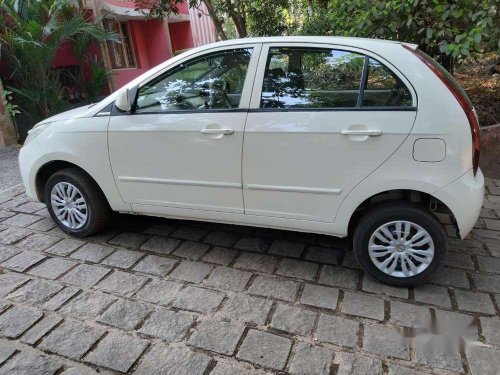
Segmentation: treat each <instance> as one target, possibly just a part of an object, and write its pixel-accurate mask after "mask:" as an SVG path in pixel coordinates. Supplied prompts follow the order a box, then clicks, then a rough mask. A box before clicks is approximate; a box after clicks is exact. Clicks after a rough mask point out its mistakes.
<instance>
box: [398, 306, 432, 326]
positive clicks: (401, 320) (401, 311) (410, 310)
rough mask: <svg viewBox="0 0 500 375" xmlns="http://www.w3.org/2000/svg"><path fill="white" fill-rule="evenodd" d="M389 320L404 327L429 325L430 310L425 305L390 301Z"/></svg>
mask: <svg viewBox="0 0 500 375" xmlns="http://www.w3.org/2000/svg"><path fill="white" fill-rule="evenodd" d="M389 321H390V322H391V323H393V324H397V325H400V326H404V327H429V324H430V322H431V312H430V310H429V308H427V307H425V306H418V305H413V304H411V303H404V302H399V301H391V318H390V319H389Z"/></svg>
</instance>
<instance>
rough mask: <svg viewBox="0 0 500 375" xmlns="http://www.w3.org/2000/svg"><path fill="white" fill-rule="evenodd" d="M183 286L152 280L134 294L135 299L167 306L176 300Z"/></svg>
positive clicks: (173, 282) (172, 282) (171, 282)
mask: <svg viewBox="0 0 500 375" xmlns="http://www.w3.org/2000/svg"><path fill="white" fill-rule="evenodd" d="M183 286H184V284H181V283H177V282H175V281H163V280H153V281H152V282H150V283H149V284H147V285H146V286H145V287H144V288H142V289H141V290H140V291H138V292H137V293H136V294H135V296H134V297H135V298H137V299H139V300H141V301H144V302H151V303H155V304H160V305H169V304H171V303H172V302H173V301H174V300H175V299H176V298H177V294H178V293H179V291H180V290H181V289H182V287H183Z"/></svg>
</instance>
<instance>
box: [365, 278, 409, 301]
mask: <svg viewBox="0 0 500 375" xmlns="http://www.w3.org/2000/svg"><path fill="white" fill-rule="evenodd" d="M363 290H364V291H365V292H371V293H377V294H385V295H387V296H391V297H399V298H408V295H409V292H408V288H398V287H395V286H391V285H387V284H384V283H382V282H380V281H377V280H375V279H374V278H372V277H371V276H370V275H368V274H366V273H365V274H364V277H363Z"/></svg>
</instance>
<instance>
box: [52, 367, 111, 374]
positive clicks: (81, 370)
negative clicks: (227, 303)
mask: <svg viewBox="0 0 500 375" xmlns="http://www.w3.org/2000/svg"><path fill="white" fill-rule="evenodd" d="M100 373H102V371H101V372H97V371H96V370H94V369H90V368H89V367H83V366H79V367H71V368H67V369H66V370H64V371H63V372H62V373H61V375H95V374H100Z"/></svg>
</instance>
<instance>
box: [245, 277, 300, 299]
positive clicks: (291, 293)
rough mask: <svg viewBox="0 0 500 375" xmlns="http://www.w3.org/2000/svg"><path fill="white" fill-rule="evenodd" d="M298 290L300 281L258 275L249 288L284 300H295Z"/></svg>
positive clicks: (260, 293)
mask: <svg viewBox="0 0 500 375" xmlns="http://www.w3.org/2000/svg"><path fill="white" fill-rule="evenodd" d="M297 290H298V283H296V282H294V281H288V280H278V279H275V278H272V277H266V276H257V277H256V278H255V280H254V281H253V283H252V285H251V286H250V288H249V289H248V292H249V293H252V294H257V295H260V296H264V297H271V298H276V299H280V300H284V301H294V300H295V298H296V297H297Z"/></svg>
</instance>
